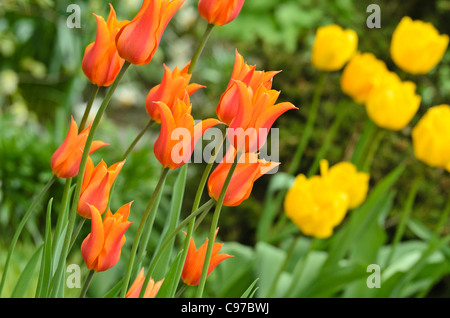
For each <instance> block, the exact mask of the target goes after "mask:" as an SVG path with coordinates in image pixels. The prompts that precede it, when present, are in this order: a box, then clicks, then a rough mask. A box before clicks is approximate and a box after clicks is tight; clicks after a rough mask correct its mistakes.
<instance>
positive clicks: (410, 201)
mask: <svg viewBox="0 0 450 318" xmlns="http://www.w3.org/2000/svg"><path fill="white" fill-rule="evenodd" d="M420 182H421V177H417V178H416V179H415V180H414V182H413V184H412V187H411V189H410V190H409V195H408V197H407V199H406V204H405V207H404V208H403V210H402V214H401V217H400V222H399V224H398V225H397V230H396V231H395V235H394V239H393V241H392V244H391V251H390V253H389V255H388V258H387V259H386V263H385V267H388V266H389V265H390V264H391V261H392V258H393V257H394V255H395V251H396V249H397V246H398V244H399V242H400V240H401V239H402V237H403V234H404V233H405V229H406V224H407V223H408V220H409V216H410V215H411V211H412V207H413V205H414V200H415V198H416V194H417V191H418V188H419V184H420Z"/></svg>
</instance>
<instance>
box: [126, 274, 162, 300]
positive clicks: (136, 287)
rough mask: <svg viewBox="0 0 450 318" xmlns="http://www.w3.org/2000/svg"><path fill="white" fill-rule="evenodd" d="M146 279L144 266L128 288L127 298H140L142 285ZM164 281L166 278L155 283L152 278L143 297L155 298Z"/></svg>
mask: <svg viewBox="0 0 450 318" xmlns="http://www.w3.org/2000/svg"><path fill="white" fill-rule="evenodd" d="M144 281H145V274H144V268H142V269H141V271H140V272H139V274H138V276H137V277H136V279H135V281H134V282H133V284H132V285H131V287H130V289H129V290H128V292H127V294H126V295H125V298H139V295H140V293H141V290H142V286H143V285H144ZM163 281H164V279H161V280H160V281H158V282H156V283H155V281H154V280H153V279H152V278H150V280H149V282H148V284H147V288H146V289H145V293H144V296H143V298H155V297H156V294H157V293H158V291H159V289H160V288H161V285H162V283H163Z"/></svg>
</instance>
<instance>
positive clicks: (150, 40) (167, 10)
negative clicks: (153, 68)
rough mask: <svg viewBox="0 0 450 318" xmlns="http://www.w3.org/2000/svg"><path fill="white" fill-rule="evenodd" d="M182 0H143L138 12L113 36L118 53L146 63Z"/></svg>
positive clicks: (135, 62)
mask: <svg viewBox="0 0 450 318" xmlns="http://www.w3.org/2000/svg"><path fill="white" fill-rule="evenodd" d="M184 1H185V0H144V2H143V3H142V6H141V8H140V10H139V12H138V13H137V14H136V16H135V17H134V18H133V20H131V22H129V23H127V24H125V25H124V26H123V27H122V28H121V29H120V31H119V33H118V34H117V36H116V47H117V51H118V52H119V55H120V56H121V57H122V58H123V59H125V60H127V61H128V62H130V63H131V64H137V65H144V64H148V63H149V62H150V61H151V60H152V58H153V56H154V55H155V53H156V50H157V48H158V46H159V42H160V41H161V37H162V35H163V33H164V31H165V29H166V27H167V25H168V24H169V21H170V20H171V19H172V17H173V15H174V14H175V13H176V12H177V10H178V9H179V8H180V6H181V5H182V4H183V3H184Z"/></svg>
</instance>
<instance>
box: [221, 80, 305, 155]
mask: <svg viewBox="0 0 450 318" xmlns="http://www.w3.org/2000/svg"><path fill="white" fill-rule="evenodd" d="M234 85H236V86H237V87H236V89H237V92H238V96H239V102H238V106H237V112H236V116H235V117H234V119H233V121H232V122H231V123H230V125H229V128H228V130H227V133H228V139H229V140H230V142H231V144H232V145H233V146H234V147H235V148H236V149H237V150H239V151H242V152H257V151H258V150H259V149H261V147H262V146H263V145H264V144H265V142H266V140H267V136H268V134H269V130H270V128H271V127H272V125H273V123H274V122H275V120H276V119H277V118H278V117H280V116H281V115H282V114H283V113H285V112H286V111H288V110H290V109H298V108H297V107H295V106H294V105H292V104H291V103H288V102H284V103H279V104H275V103H276V101H277V99H278V96H279V95H280V92H278V91H275V90H272V89H267V88H266V87H265V86H264V85H259V86H258V88H257V89H256V91H255V92H252V90H251V88H248V87H247V85H246V84H245V83H244V82H242V81H235V82H234Z"/></svg>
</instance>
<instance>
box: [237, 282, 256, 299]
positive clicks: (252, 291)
mask: <svg viewBox="0 0 450 318" xmlns="http://www.w3.org/2000/svg"><path fill="white" fill-rule="evenodd" d="M258 280H259V278H257V279H255V281H254V282H253V283H252V284H251V285H250V286H249V287H248V288H247V290H246V291H245V292H244V293H243V294H242V296H241V298H252V297H253V295H254V294H255V292H256V290H257V289H258V287H256V288H255V289H254V287H255V285H256V283H257V282H258Z"/></svg>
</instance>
